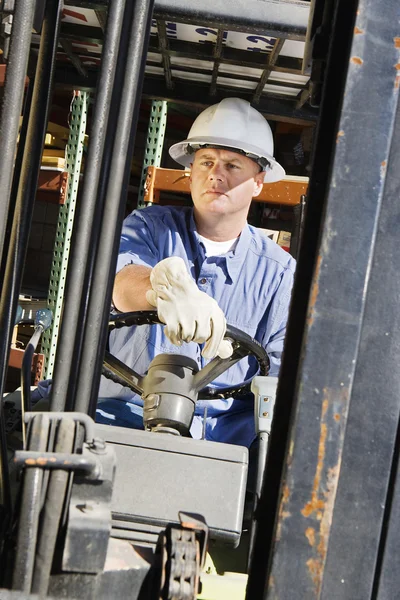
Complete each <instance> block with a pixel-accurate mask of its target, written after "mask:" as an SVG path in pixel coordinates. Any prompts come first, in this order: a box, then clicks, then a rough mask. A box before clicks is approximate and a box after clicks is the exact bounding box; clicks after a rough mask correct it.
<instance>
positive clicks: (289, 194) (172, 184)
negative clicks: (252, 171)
mask: <svg viewBox="0 0 400 600" xmlns="http://www.w3.org/2000/svg"><path fill="white" fill-rule="evenodd" d="M189 175H190V172H189V171H183V170H182V169H161V168H160V167H148V168H147V179H146V183H145V193H144V201H145V202H153V203H158V202H159V197H160V192H180V193H184V194H190V187H189ZM307 188H308V177H288V176H287V177H286V178H285V179H282V180H281V181H277V182H276V183H264V186H263V189H262V192H261V194H260V195H259V196H257V198H254V201H255V202H266V203H268V204H284V205H286V206H295V205H296V204H299V203H300V200H301V196H302V195H304V194H306V193H307Z"/></svg>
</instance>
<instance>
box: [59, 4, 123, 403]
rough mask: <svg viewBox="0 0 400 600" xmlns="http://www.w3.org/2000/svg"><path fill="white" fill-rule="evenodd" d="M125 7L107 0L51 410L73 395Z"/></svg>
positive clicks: (98, 215) (96, 229)
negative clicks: (105, 23) (91, 128)
mask: <svg viewBox="0 0 400 600" xmlns="http://www.w3.org/2000/svg"><path fill="white" fill-rule="evenodd" d="M125 4H126V0H110V3H109V9H108V19H107V26H106V31H105V36H104V45H103V51H102V62H101V67H100V75H99V80H98V86H97V95H96V100H95V105H94V111H93V119H92V122H93V124H94V126H93V130H92V131H91V132H90V142H89V148H88V156H87V161H86V168H85V177H84V180H83V191H82V198H81V201H80V203H79V205H78V207H77V213H76V217H75V223H76V225H75V228H74V231H73V238H72V240H73V241H72V247H71V255H70V260H69V266H68V273H67V279H66V284H65V295H64V313H63V319H62V322H61V326H60V334H59V341H58V345H57V354H56V357H55V361H54V382H53V389H52V396H51V410H53V411H61V410H64V408H65V406H66V399H67V396H71V394H73V389H74V388H73V384H74V383H75V382H76V378H77V371H78V364H77V362H78V359H79V352H80V348H81V344H82V327H83V325H84V322H83V321H84V315H85V313H86V305H87V294H88V287H89V275H88V272H89V271H90V264H89V263H90V256H89V254H90V252H91V251H92V252H93V248H92V243H93V242H92V240H93V236H95V235H96V234H97V236H98V234H99V227H100V225H99V219H100V217H101V213H102V205H101V187H102V185H103V183H102V182H101V170H102V165H103V159H104V154H105V153H107V152H108V153H110V152H111V149H110V148H109V145H108V143H107V144H106V139H107V131H108V120H109V114H110V108H111V99H112V93H113V88H114V81H115V73H116V68H117V64H118V48H119V44H120V37H121V28H122V23H123V20H124V11H125ZM71 386H72V390H71Z"/></svg>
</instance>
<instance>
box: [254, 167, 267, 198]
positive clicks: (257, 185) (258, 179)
mask: <svg viewBox="0 0 400 600" xmlns="http://www.w3.org/2000/svg"><path fill="white" fill-rule="evenodd" d="M264 177H265V171H261V173H257V175H256V176H255V177H254V191H253V198H256V197H257V196H259V195H260V193H261V190H262V188H263V185H264Z"/></svg>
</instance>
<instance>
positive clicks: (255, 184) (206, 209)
mask: <svg viewBox="0 0 400 600" xmlns="http://www.w3.org/2000/svg"><path fill="white" fill-rule="evenodd" d="M259 171H260V168H259V166H258V165H257V163H255V162H254V161H253V160H251V159H250V158H248V157H247V156H243V155H241V154H238V153H237V152H231V151H230V150H222V149H221V150H220V149H216V148H204V149H201V150H197V152H196V154H195V157H194V161H193V164H192V172H191V175H190V189H191V193H192V198H193V203H194V206H195V209H196V210H197V211H198V212H199V213H200V214H205V213H208V214H210V213H214V214H220V215H224V214H234V213H240V214H241V215H243V214H244V215H245V217H247V213H248V210H249V206H250V203H251V199H252V198H253V197H254V196H258V194H259V193H260V192H261V189H262V185H263V181H264V172H261V173H260V172H259Z"/></svg>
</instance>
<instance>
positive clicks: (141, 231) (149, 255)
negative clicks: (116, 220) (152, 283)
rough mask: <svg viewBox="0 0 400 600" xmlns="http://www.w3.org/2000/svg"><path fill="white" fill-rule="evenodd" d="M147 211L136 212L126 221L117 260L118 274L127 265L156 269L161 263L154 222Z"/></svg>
mask: <svg viewBox="0 0 400 600" xmlns="http://www.w3.org/2000/svg"><path fill="white" fill-rule="evenodd" d="M144 212H145V211H138V210H134V211H133V212H132V213H131V214H130V215H129V216H128V217H126V219H125V220H124V223H123V226H122V232H121V241H120V246H119V254H118V260H117V270H116V272H117V273H118V272H119V271H121V269H123V267H126V265H132V264H133V265H142V266H145V267H154V266H155V265H156V264H157V262H159V260H160V259H159V253H158V250H157V246H156V243H155V240H156V239H157V238H156V234H155V228H154V224H153V221H152V220H151V219H149V218H146V216H145V215H144Z"/></svg>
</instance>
